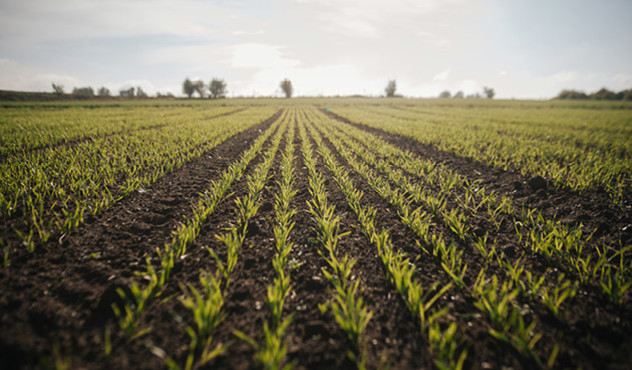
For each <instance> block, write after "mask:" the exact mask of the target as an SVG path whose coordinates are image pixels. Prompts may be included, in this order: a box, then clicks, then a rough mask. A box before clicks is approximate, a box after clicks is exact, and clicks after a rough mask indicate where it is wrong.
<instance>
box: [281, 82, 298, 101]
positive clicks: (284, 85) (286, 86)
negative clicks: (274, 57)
mask: <svg viewBox="0 0 632 370" xmlns="http://www.w3.org/2000/svg"><path fill="white" fill-rule="evenodd" d="M279 87H280V88H281V90H283V93H284V94H285V97H286V98H291V97H292V94H293V93H294V88H293V87H292V81H290V80H288V79H287V78H286V79H284V80H283V81H281V83H280V84H279Z"/></svg>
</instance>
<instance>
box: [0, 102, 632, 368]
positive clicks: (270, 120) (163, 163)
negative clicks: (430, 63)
mask: <svg viewBox="0 0 632 370" xmlns="http://www.w3.org/2000/svg"><path fill="white" fill-rule="evenodd" d="M0 173H1V176H0V215H1V219H2V222H1V223H0V248H1V250H0V251H1V252H2V265H1V266H2V267H0V289H1V292H2V293H1V294H0V358H1V359H2V360H1V361H2V365H3V366H2V367H4V368H7V369H13V368H39V367H45V368H46V367H48V368H60V369H63V368H88V369H101V368H107V369H110V368H130V369H155V368H173V369H176V368H182V369H189V368H218V369H249V368H270V369H275V368H283V367H286V366H290V367H294V368H298V369H302V368H309V369H333V368H358V369H364V368H368V369H374V368H389V367H390V368H393V369H408V368H439V369H455V368H456V369H458V368H468V369H469V368H474V369H500V368H529V369H530V368H583V369H602V368H613V369H625V368H630V367H632V335H630V333H631V332H632V293H631V292H632V289H631V288H632V104H629V103H608V102H579V103H576V102H575V103H574V102H555V101H483V100H469V99H466V100H454V99H453V100H449V99H446V100H441V99H430V100H412V99H307V98H305V99H286V100H281V99H270V100H265V99H251V100H245V99H243V100H240V99H227V100H218V101H185V100H172V101H156V100H145V101H137V102H126V101H88V102H73V101H66V102H40V103H3V104H2V106H1V107H0Z"/></svg>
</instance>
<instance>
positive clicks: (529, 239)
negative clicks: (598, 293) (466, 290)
mask: <svg viewBox="0 0 632 370" xmlns="http://www.w3.org/2000/svg"><path fill="white" fill-rule="evenodd" d="M330 123H331V124H332V125H335V126H336V127H337V128H338V131H336V132H337V133H338V135H336V136H337V137H338V138H340V139H341V140H342V141H344V142H345V144H346V145H348V146H349V149H341V150H344V151H346V152H347V153H348V154H349V150H351V151H353V153H354V154H353V155H357V156H361V157H363V160H364V161H366V162H365V163H369V164H371V165H373V166H374V167H375V168H376V169H378V170H379V171H380V172H382V173H383V174H385V175H386V176H387V177H388V179H389V180H390V181H391V182H392V183H393V184H396V186H398V187H399V190H396V191H395V192H394V193H393V191H391V190H390V187H389V184H388V182H386V180H384V179H380V178H379V177H376V176H374V175H373V174H371V173H366V172H367V170H366V169H364V172H365V175H366V176H367V179H369V181H370V182H372V184H373V186H374V188H376V191H378V192H381V193H382V194H383V196H386V197H388V198H389V199H391V202H392V204H393V205H394V206H395V207H396V208H397V209H398V211H399V212H400V217H401V219H402V221H403V222H404V223H405V224H407V225H408V226H410V227H411V228H413V230H415V232H416V233H417V234H418V235H419V236H420V237H424V240H425V241H426V244H429V240H426V239H428V236H427V235H428V233H427V231H428V230H429V229H430V228H431V226H432V223H431V222H429V221H427V217H425V216H426V212H425V211H422V210H421V209H422V207H423V209H425V210H427V211H428V212H429V213H430V215H431V216H433V217H435V220H437V219H438V220H439V222H441V221H443V223H444V225H445V227H446V228H447V229H449V230H451V231H452V232H453V233H454V235H455V236H456V237H457V238H458V239H459V240H460V241H462V242H465V243H468V242H469V243H470V244H472V245H474V246H475V247H476V249H477V250H478V251H479V252H480V253H481V254H482V255H483V256H484V257H485V258H486V259H490V258H492V257H494V260H495V261H496V262H497V264H498V266H499V267H503V266H509V265H512V263H516V262H515V261H514V262H512V261H511V260H509V258H508V257H507V256H506V255H505V254H499V253H497V252H496V249H495V247H494V246H492V247H491V248H489V247H488V246H487V244H488V243H487V237H486V236H485V237H480V236H477V235H474V234H473V233H472V232H471V230H468V226H467V221H468V218H469V217H478V218H485V219H487V221H489V222H490V223H491V224H493V225H495V226H496V228H497V229H499V228H500V225H501V224H502V223H503V222H505V221H506V220H507V221H509V222H511V224H513V225H515V238H516V239H517V240H516V242H517V243H524V244H526V246H527V247H529V248H530V249H531V250H532V251H533V252H535V253H536V254H538V255H540V256H542V257H544V258H545V259H546V260H547V261H549V262H550V263H551V264H552V265H553V266H554V267H559V268H562V269H563V270H565V271H567V272H568V273H569V274H571V276H572V275H575V276H577V277H578V280H579V281H580V282H581V283H590V284H594V285H596V286H597V287H598V288H601V290H602V291H603V292H604V294H605V295H606V296H607V297H608V298H609V299H610V300H611V301H612V302H614V303H617V304H620V303H622V300H623V298H624V296H625V293H626V292H627V291H628V290H629V289H630V287H631V286H632V259H631V258H630V255H631V253H630V250H631V249H632V246H628V247H623V246H617V245H615V246H607V245H602V244H599V243H589V241H590V236H588V237H586V236H583V235H582V233H583V231H582V228H581V227H576V228H569V227H567V226H564V225H562V224H561V223H560V222H558V221H555V220H547V219H545V218H544V217H543V216H542V214H541V213H539V212H537V211H536V210H533V209H524V208H523V210H522V212H517V211H516V207H514V206H513V205H512V201H511V199H510V198H509V197H507V196H504V195H503V196H500V195H498V194H493V193H486V192H485V189H484V188H483V189H481V188H480V187H479V185H478V184H473V185H474V186H475V187H473V186H472V184H469V183H468V182H467V181H465V180H463V179H462V178H461V177H460V176H458V175H457V174H455V173H454V172H453V171H450V170H446V169H445V167H443V166H431V165H428V164H427V163H423V162H425V161H421V160H419V159H417V158H415V157H414V156H412V155H411V154H410V153H402V152H400V153H397V152H398V151H399V150H398V149H397V148H394V147H393V146H390V145H388V144H386V143H384V142H382V141H381V140H380V139H377V138H375V137H372V135H370V134H368V133H365V132H362V131H361V130H358V129H356V128H353V127H350V126H348V125H343V124H341V123H339V122H336V121H330ZM345 132H349V133H352V135H346V134H345ZM355 140H358V142H354V141H355ZM359 142H363V145H361V144H360V143H359ZM339 147H340V145H339ZM371 151H372V152H371ZM393 152H396V154H395V156H394V158H398V160H391V159H390V158H393V157H391V154H392V153H393ZM385 153H386V155H385V157H386V160H384V159H382V158H378V157H377V155H378V154H385ZM402 158H405V160H402ZM393 164H397V165H399V166H401V167H402V168H405V169H406V170H407V171H408V172H409V174H411V175H412V174H414V175H416V176H419V178H422V179H424V180H427V179H429V178H430V179H432V180H431V181H425V184H424V185H431V186H432V185H433V183H438V184H439V187H438V191H437V193H438V195H437V196H433V195H432V194H431V192H430V191H428V187H426V186H423V185H422V184H420V183H419V182H416V181H412V180H410V179H409V178H408V177H407V176H406V175H405V174H404V173H403V172H402V171H401V170H400V169H397V168H392V167H390V166H391V165H393ZM361 166H362V165H361V164H356V166H355V167H361ZM424 169H425V170H424ZM437 179H438V180H437ZM446 184H447V185H446ZM473 189H475V190H476V191H473ZM399 191H401V192H403V193H404V194H406V196H407V197H408V199H409V201H412V202H416V203H418V204H421V205H422V207H420V208H417V209H415V210H414V211H412V209H411V207H410V206H408V205H407V204H406V202H405V201H404V196H403V195H402V193H400V192H399ZM391 193H392V194H391ZM463 193H465V194H464V195H463ZM447 200H453V201H454V203H455V204H458V205H459V207H456V208H451V209H450V208H448V207H447ZM458 208H461V209H458ZM484 208H487V212H477V211H478V210H480V209H484ZM438 215H440V217H437V216H438ZM437 240H438V241H439V246H441V245H444V243H441V240H440V239H435V241H437ZM430 242H432V240H430ZM430 244H435V245H436V244H437V243H430ZM493 244H495V243H493ZM436 249H437V248H433V251H436ZM439 250H444V248H439ZM450 260H451V261H452V259H450ZM513 270H516V269H513ZM516 271H517V270H516ZM550 275H551V274H549V271H547V272H545V273H544V274H542V275H541V276H537V277H536V276H534V275H533V274H531V273H530V272H529V271H526V273H525V276H530V278H529V279H528V281H530V283H529V284H528V286H529V288H530V289H529V290H526V291H525V293H526V292H527V291H531V293H530V294H533V295H535V296H541V297H542V299H543V300H544V302H545V304H546V305H547V307H549V309H551V310H552V311H553V312H554V313H555V314H556V315H558V314H559V306H560V304H561V303H562V301H564V300H565V299H566V298H572V297H573V296H574V295H575V294H576V293H577V288H578V287H577V284H571V282H570V281H569V280H568V279H564V278H563V274H558V277H557V278H553V279H552V281H550V282H549V283H548V284H542V282H543V280H544V278H545V276H550ZM522 285H523V286H524V285H525V284H524V283H523V284H522ZM560 286H564V287H565V289H563V290H562V291H558V293H559V294H556V295H551V294H549V292H548V287H550V288H551V289H554V288H553V287H556V288H557V289H558V290H559V287H560ZM536 287H537V288H538V289H535V288H536ZM562 297H564V298H563V299H562ZM551 299H553V301H551Z"/></svg>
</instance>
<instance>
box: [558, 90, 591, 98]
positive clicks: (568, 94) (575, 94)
mask: <svg viewBox="0 0 632 370" xmlns="http://www.w3.org/2000/svg"><path fill="white" fill-rule="evenodd" d="M556 99H570V100H583V99H588V95H586V93H585V92H582V91H577V90H562V91H561V92H560V93H559V94H557V97H556Z"/></svg>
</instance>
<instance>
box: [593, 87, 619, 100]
mask: <svg viewBox="0 0 632 370" xmlns="http://www.w3.org/2000/svg"><path fill="white" fill-rule="evenodd" d="M590 98H591V99H594V100H615V99H616V98H617V96H616V94H615V93H614V92H612V91H610V90H608V89H606V88H602V89H601V90H599V91H597V92H594V93H592V94H590Z"/></svg>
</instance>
